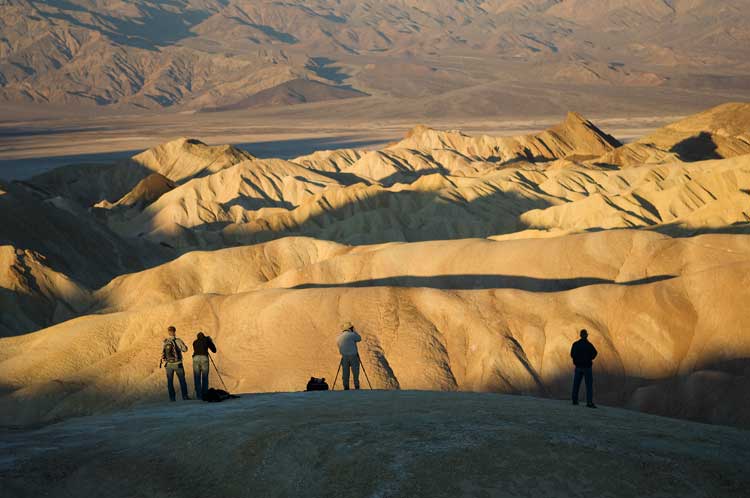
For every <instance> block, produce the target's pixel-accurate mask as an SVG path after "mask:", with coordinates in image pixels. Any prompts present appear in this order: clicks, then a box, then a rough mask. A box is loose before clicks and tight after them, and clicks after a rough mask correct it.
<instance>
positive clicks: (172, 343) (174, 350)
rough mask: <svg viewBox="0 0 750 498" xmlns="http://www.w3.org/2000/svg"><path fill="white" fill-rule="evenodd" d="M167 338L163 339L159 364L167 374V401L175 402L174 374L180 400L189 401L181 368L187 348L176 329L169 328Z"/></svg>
mask: <svg viewBox="0 0 750 498" xmlns="http://www.w3.org/2000/svg"><path fill="white" fill-rule="evenodd" d="M167 332H168V333H169V337H167V338H166V339H164V342H163V343H162V347H161V362H160V363H159V366H161V365H162V364H164V371H165V372H166V374H167V393H168V394H169V400H170V401H174V400H175V391H174V374H177V378H178V379H179V381H180V393H181V394H182V399H190V397H189V396H188V392H187V382H185V369H184V368H183V366H182V353H183V352H185V351H187V350H188V348H187V346H186V345H185V343H184V342H182V339H180V338H179V337H177V329H176V328H174V327H173V326H170V327H169V328H168V329H167Z"/></svg>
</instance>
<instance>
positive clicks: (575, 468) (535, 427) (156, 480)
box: [0, 391, 750, 498]
mask: <svg viewBox="0 0 750 498" xmlns="http://www.w3.org/2000/svg"><path fill="white" fill-rule="evenodd" d="M2 441H3V442H2V443H1V444H2V446H1V447H2V450H3V455H4V457H3V458H2V459H1V460H0V478H1V479H2V482H3V488H4V495H5V496H7V497H9V498H20V497H36V496H41V495H44V496H50V497H58V496H60V497H61V496H71V495H75V496H84V495H87V494H90V493H102V492H106V494H107V495H108V496H112V497H132V496H184V497H193V496H195V497H201V496H207V495H208V496H248V497H250V496H264V497H291V496H306V497H310V498H315V497H321V498H323V497H326V498H328V497H348V496H363V497H396V496H409V497H414V498H418V497H430V498H433V497H455V496H508V497H516V496H518V497H526V496H548V497H557V496H560V497H589V496H611V497H631V496H654V497H656V496H686V497H707V498H708V497H712V498H715V497H730V496H742V495H743V494H744V492H745V490H746V489H747V486H748V485H750V482H749V481H748V470H750V465H749V464H748V459H750V437H749V436H748V434H747V433H746V432H744V431H738V430H735V429H729V428H725V427H711V426H707V425H702V424H694V423H689V422H682V421H675V420H668V419H663V418H659V417H652V416H648V415H642V414H635V413H632V412H626V411H622V410H617V409H611V408H600V409H599V410H596V411H589V410H587V409H585V408H581V407H572V406H570V405H568V404H567V403H564V402H558V401H543V400H539V399H533V398H526V397H515V396H501V395H493V394H467V393H429V392H410V391H401V392H393V391H391V392H384V391H379V392H378V391H375V392H364V391H363V392H357V393H355V392H350V393H346V394H345V393H340V392H337V393H317V394H316V393H296V394H279V395H248V396H245V397H243V398H241V399H239V400H232V401H230V402H225V403H222V404H218V405H206V404H204V403H200V402H189V403H177V404H175V405H169V406H167V405H166V404H162V405H161V406H155V405H145V406H141V407H138V408H136V409H132V410H127V411H122V412H117V413H114V414H112V415H107V416H98V417H86V418H82V419H77V420H71V421H67V422H64V423H61V424H57V425H54V426H50V427H47V428H44V429H38V430H34V431H24V432H17V433H4V434H3V437H2Z"/></svg>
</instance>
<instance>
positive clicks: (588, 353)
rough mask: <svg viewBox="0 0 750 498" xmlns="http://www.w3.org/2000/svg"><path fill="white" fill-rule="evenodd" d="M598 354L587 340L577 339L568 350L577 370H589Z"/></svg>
mask: <svg viewBox="0 0 750 498" xmlns="http://www.w3.org/2000/svg"><path fill="white" fill-rule="evenodd" d="M597 354H599V353H598V352H597V351H596V348H595V347H594V345H593V344H591V343H590V342H589V341H588V339H579V340H577V341H576V342H574V343H573V346H572V347H571V348H570V357H571V358H573V364H574V365H575V366H576V367H578V368H591V365H592V364H593V361H594V358H596V355H597Z"/></svg>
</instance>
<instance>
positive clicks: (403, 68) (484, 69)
mask: <svg viewBox="0 0 750 498" xmlns="http://www.w3.org/2000/svg"><path fill="white" fill-rule="evenodd" d="M746 7H747V5H746V2H744V1H742V0H722V1H718V2H717V1H709V0H665V1H649V0H612V1H607V2H601V1H599V0H565V1H560V0H557V1H556V0H525V1H521V0H482V1H480V0H467V1H463V2H455V1H448V0H445V1H443V0H437V1H422V0H401V1H398V2H380V1H377V2H375V1H373V2H361V1H359V0H343V1H335V2H334V1H330V0H316V1H312V2H310V1H305V2H301V1H291V2H276V1H267V0H262V1H255V0H253V1H244V0H229V1H218V0H216V1H215V0H179V1H173V2H151V1H120V0H118V1H114V0H112V1H109V0H108V1H91V0H65V1H45V2H37V1H30V0H10V1H6V2H3V3H2V4H1V5H0V100H2V101H4V102H8V103H51V104H61V105H76V106H81V105H83V106H86V105H102V106H114V107H117V108H122V109H131V110H136V109H161V108H175V109H182V110H185V109H189V110H222V109H256V108H258V107H259V106H260V107H262V106H286V105H292V104H298V103H306V102H317V101H325V100H337V99H352V98H356V99H358V101H357V104H356V105H357V106H365V108H366V109H370V110H369V111H367V112H376V111H377V110H380V111H381V112H384V111H383V109H384V106H385V108H386V109H388V112H390V113H391V114H392V113H394V112H397V111H399V110H400V111H401V112H404V113H409V114H419V113H423V114H425V115H435V114H437V113H441V114H454V115H479V114H482V115H487V114H488V113H492V112H500V111H503V112H506V113H507V112H514V111H515V112H524V113H526V114H527V115H532V114H547V115H548V114H549V113H551V112H563V111H566V110H568V109H571V108H575V109H577V110H579V111H584V112H591V111H594V110H596V109H598V108H600V107H601V106H602V101H601V98H602V97H603V96H608V97H609V100H608V102H607V103H606V106H607V107H609V108H613V109H617V110H622V109H626V108H627V107H626V106H625V103H626V102H627V101H629V102H630V106H631V107H630V108H629V109H630V112H636V111H645V110H648V109H651V111H652V112H655V111H669V112H674V111H677V110H684V109H685V108H689V109H696V108H697V107H698V106H701V105H702V106H705V105H707V104H710V103H719V102H722V101H727V100H738V99H744V98H746V97H747V92H748V88H750V78H749V77H748V76H747V73H748V69H749V68H750V65H749V64H750V63H748V61H749V60H750V48H749V47H750V29H749V28H748V26H750V17H748V16H750V14H748V10H747V8H746ZM635 97H637V98H635ZM368 102H371V103H372V104H368ZM368 105H369V106H370V107H368Z"/></svg>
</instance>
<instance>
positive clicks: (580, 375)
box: [573, 367, 594, 405]
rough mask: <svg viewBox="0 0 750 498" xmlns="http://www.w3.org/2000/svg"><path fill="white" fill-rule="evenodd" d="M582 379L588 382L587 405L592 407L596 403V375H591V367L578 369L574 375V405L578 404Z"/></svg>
mask: <svg viewBox="0 0 750 498" xmlns="http://www.w3.org/2000/svg"><path fill="white" fill-rule="evenodd" d="M581 379H584V380H585V381H586V403H587V404H589V405H590V404H592V403H593V402H594V375H593V374H592V373H591V367H588V368H580V367H576V372H575V374H574V375H573V403H578V391H580V390H581Z"/></svg>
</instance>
